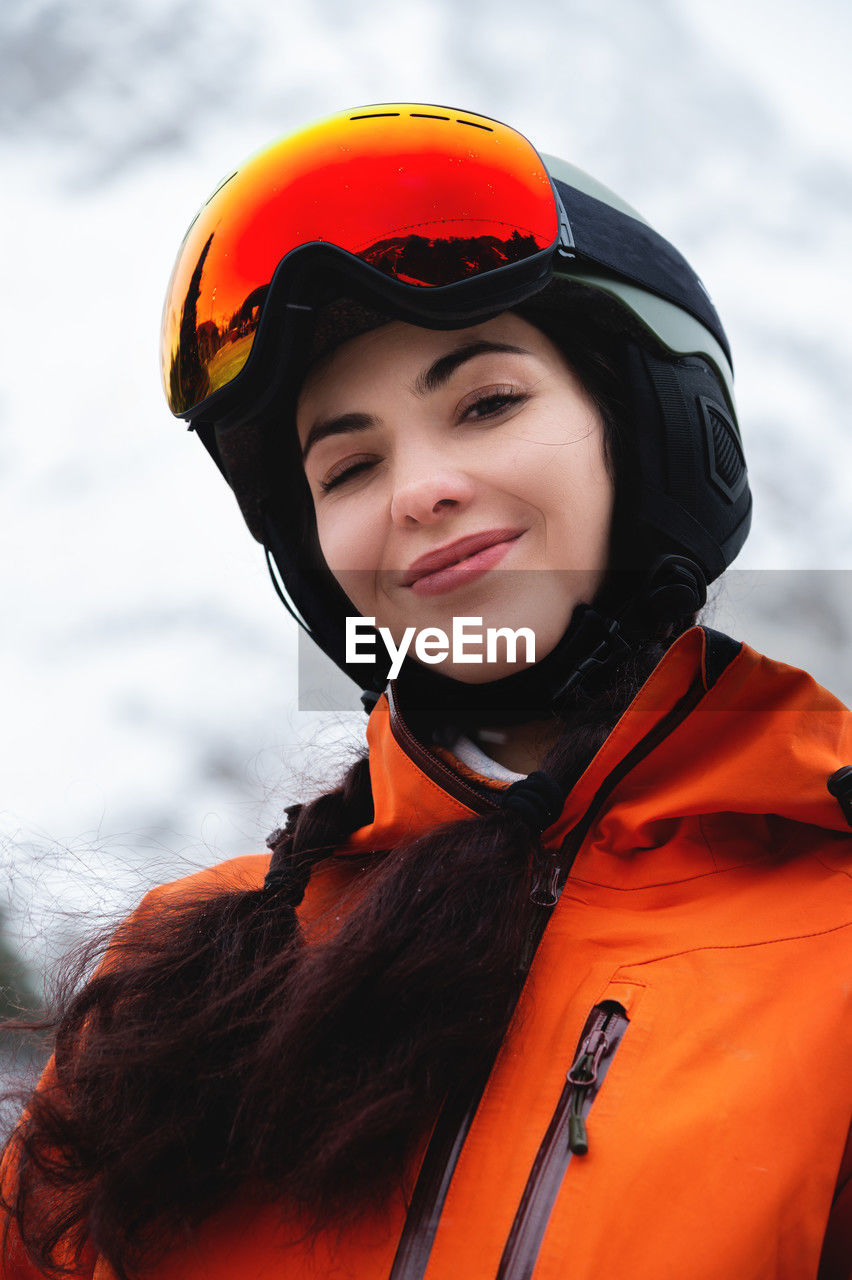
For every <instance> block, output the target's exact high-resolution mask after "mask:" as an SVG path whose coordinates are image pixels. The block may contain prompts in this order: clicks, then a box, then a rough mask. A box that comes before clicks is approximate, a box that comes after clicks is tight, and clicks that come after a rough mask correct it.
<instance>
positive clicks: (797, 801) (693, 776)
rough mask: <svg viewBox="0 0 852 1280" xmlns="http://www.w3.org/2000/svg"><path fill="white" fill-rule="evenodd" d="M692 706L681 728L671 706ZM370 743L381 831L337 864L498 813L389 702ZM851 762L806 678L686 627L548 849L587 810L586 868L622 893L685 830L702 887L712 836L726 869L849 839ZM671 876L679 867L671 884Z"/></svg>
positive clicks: (842, 721) (827, 707)
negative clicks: (606, 869) (843, 791)
mask: <svg viewBox="0 0 852 1280" xmlns="http://www.w3.org/2000/svg"><path fill="white" fill-rule="evenodd" d="M688 704H692V705H691V709H688V710H687V711H686V714H684V715H682V716H681V717H680V718H679V717H678V712H677V709H678V706H679V705H680V706H684V705H688ZM678 718H679V723H678V722H677V721H678ZM673 721H674V723H673ZM669 725H672V727H671V728H670V729H669V728H668V726H669ZM367 741H368V744H369V749H370V777H371V784H372V789H373V800H374V806H375V818H374V821H373V822H371V823H370V824H368V825H367V826H365V827H362V828H360V829H359V830H357V831H355V832H354V833H353V834H352V836H351V837H350V839H349V841H348V842H347V844H346V845H345V846H343V847H342V848H341V850H340V853H341V854H344V855H345V854H363V853H366V852H370V851H375V850H383V849H388V848H390V847H392V846H393V845H394V844H396V843H397V842H399V841H400V840H402V839H405V838H411V837H415V836H417V835H420V834H422V833H423V832H425V831H427V830H429V829H431V828H432V827H434V826H436V825H437V824H439V823H443V822H451V821H457V820H459V819H461V818H466V817H471V816H473V815H475V814H477V813H483V812H486V811H488V810H489V809H490V808H492V807H493V805H494V804H495V802H497V801H495V792H494V791H493V789H492V790H490V789H489V788H486V787H483V788H481V789H480V788H477V787H476V786H475V784H472V783H466V782H464V781H463V780H462V779H461V778H460V776H459V775H457V774H455V773H454V771H453V770H451V769H450V768H449V767H448V766H447V765H446V764H445V763H444V762H443V761H442V760H441V759H440V757H439V756H437V755H436V754H435V753H434V752H433V751H431V750H430V749H429V748H427V747H425V746H424V745H423V744H421V743H419V742H418V741H417V740H416V739H415V738H414V736H413V734H412V733H411V732H410V730H409V729H408V727H407V725H406V724H405V723H404V721H403V720H402V717H401V715H400V712H399V708H398V706H397V705H395V703H394V699H393V694H392V693H391V695H390V697H389V696H388V694H387V693H385V694H383V695H382V697H381V698H380V700H379V702H378V703H377V704H376V706H375V708H374V709H373V712H372V714H371V716H370V720H369V723H368V726H367ZM850 763H852V712H850V711H849V710H848V709H847V708H846V707H845V706H844V705H843V703H841V702H840V701H839V700H838V699H837V698H835V697H834V696H833V695H832V694H831V693H829V692H828V691H827V690H826V689H824V688H822V687H821V686H820V685H818V684H817V683H816V681H815V680H813V679H812V677H811V676H809V675H807V673H805V672H803V671H800V670H798V669H797V668H795V667H790V666H786V665H785V664H783V663H779V662H774V661H772V660H771V659H769V658H766V657H763V656H762V655H761V654H759V653H757V652H755V651H754V650H753V649H751V648H749V646H748V645H745V644H742V643H740V642H736V641H733V640H730V639H729V638H728V637H727V636H722V635H721V634H720V633H718V632H715V631H712V630H710V629H709V628H704V627H693V628H691V629H690V630H689V631H687V632H685V633H684V634H683V635H682V636H680V638H679V639H678V640H677V641H676V642H675V643H674V644H673V645H672V646H671V648H670V649H669V650H668V652H667V653H666V654H665V656H664V657H663V659H662V660H661V662H660V663H659V664H658V666H657V667H656V669H655V670H654V671H653V672H652V674H651V676H650V677H649V679H648V680H647V681H646V683H645V684H644V685H643V686H642V688H641V689H640V690H639V692H638V694H637V695H636V696H635V698H634V699H633V701H632V702H631V704H630V706H629V707H628V708H627V710H626V711H625V712H624V714H623V715H622V716H621V718H620V720H619V721H618V723H617V724H616V726H615V728H614V729H613V731H612V733H611V734H610V736H609V737H608V739H607V741H606V742H605V743H604V745H603V746H602V747H601V748H600V750H599V751H598V752H597V754H596V755H595V756H594V758H593V759H592V760H591V762H590V763H589V765H588V766H587V768H586V770H585V771H584V773H583V774H582V776H581V777H580V778H579V780H578V781H577V783H576V785H575V786H574V787H573V789H572V790H571V792H570V793H569V795H568V796H567V798H566V802H565V806H564V808H563V811H562V813H561V815H560V817H559V818H558V819H557V821H556V822H554V823H553V824H552V826H550V827H549V828H548V829H547V830H546V831H545V833H544V837H543V840H544V843H545V845H546V846H547V847H551V848H558V847H559V846H560V845H561V844H562V842H563V841H564V840H565V839H566V837H568V836H569V835H570V834H571V833H572V832H574V831H575V830H576V829H577V828H578V826H579V825H581V824H582V823H583V820H584V817H585V816H586V815H587V814H588V812H589V811H590V809H591V808H594V809H595V812H596V814H597V817H598V821H597V823H596V826H595V832H594V841H593V847H592V848H590V849H584V851H583V861H584V862H587V861H588V859H589V857H592V856H594V855H595V852H596V851H597V855H598V856H599V857H605V859H606V860H608V861H613V860H614V861H615V863H616V864H618V867H617V869H618V876H619V879H620V880H622V881H623V878H624V875H625V871H626V868H625V862H626V861H627V860H630V861H631V862H636V861H637V857H636V855H638V854H639V852H640V851H642V850H645V851H651V850H653V849H655V848H660V847H662V846H663V845H665V846H666V848H667V850H668V851H669V853H668V856H669V857H671V850H672V848H677V847H678V841H677V840H675V841H674V842H672V839H671V837H672V835H673V833H676V831H677V829H678V828H679V827H682V828H683V833H684V840H683V842H682V843H683V844H684V846H687V845H688V846H690V847H689V849H688V850H687V849H686V848H685V849H684V852H685V853H687V852H688V853H689V854H690V857H689V859H688V861H689V866H690V868H691V869H690V870H689V871H688V872H687V871H686V868H685V867H684V872H685V874H689V875H694V874H696V868H695V854H696V849H695V848H694V847H693V846H694V845H695V842H696V840H702V839H703V840H704V842H705V845H706V847H705V849H704V851H703V852H704V857H705V859H706V858H707V856H709V857H710V865H709V869H711V870H718V869H719V862H718V856H716V855H714V854H713V852H712V848H713V844H714V841H713V839H712V836H713V834H721V833H724V835H725V846H726V850H727V855H726V856H730V854H731V850H732V844H731V835H732V833H733V834H734V835H735V836H736V840H735V844H736V845H738V846H742V848H741V856H740V857H739V861H742V858H743V857H745V856H746V854H747V855H748V860H751V858H753V857H755V856H761V855H762V854H765V853H766V852H767V850H768V849H769V848H777V847H778V843H779V839H784V840H786V839H787V838H788V837H789V834H790V828H789V824H791V823H793V824H805V825H807V826H809V827H812V828H813V827H816V828H821V829H823V830H824V831H833V832H837V833H838V834H843V833H845V834H847V835H848V834H849V826H848V823H847V821H846V818H845V815H844V813H843V810H842V808H841V806H840V804H839V802H838V801H837V799H836V798H835V797H833V796H832V795H831V794H830V793H829V791H828V789H827V782H828V779H829V778H830V777H831V776H832V775H833V774H834V773H836V771H837V770H838V769H840V768H842V767H843V766H844V765H848V764H850ZM614 779H615V781H614V785H613V780H614ZM603 792H605V793H606V794H605V797H604V798H603V799H602V800H601V801H600V804H599V805H596V798H599V797H600V796H601V793H603ZM498 799H499V793H498ZM734 815H736V821H733V817H734ZM696 819H698V822H696ZM782 830H783V831H784V832H785V833H786V834H785V835H783V837H782V834H781V833H782ZM604 850H606V852H605V853H604V852H603V851H604ZM642 861H644V862H645V863H646V864H647V863H648V859H644V860H642ZM651 861H653V859H652V860H651ZM578 869H579V868H578ZM601 870H602V868H601ZM614 870H615V868H614ZM645 871H646V873H647V872H648V871H650V867H649V866H647V865H646V866H645ZM657 871H658V872H659V871H661V868H657ZM671 873H675V874H676V870H675V868H674V867H670V868H669V869H668V870H667V871H666V872H665V874H671ZM625 887H627V886H626V885H625Z"/></svg>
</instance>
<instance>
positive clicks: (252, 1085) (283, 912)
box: [4, 335, 690, 1280]
mask: <svg viewBox="0 0 852 1280" xmlns="http://www.w3.org/2000/svg"><path fill="white" fill-rule="evenodd" d="M575 342H576V343H577V344H578V345H577V346H574V347H572V348H569V350H570V355H571V362H572V364H573V365H574V367H575V368H576V369H577V371H578V372H579V374H580V376H581V378H582V379H583V381H584V383H585V385H586V386H587V388H588V389H589V390H590V391H591V392H592V394H593V395H594V396H595V398H596V399H597V401H598V403H599V405H600V406H601V408H602V410H603V412H604V417H605V421H606V422H607V433H608V441H609V446H610V448H611V453H610V457H611V458H614V459H617V457H618V456H619V454H618V450H619V445H618V433H617V413H618V410H617V407H616V408H613V405H614V404H616V405H617V378H616V375H615V372H614V370H613V368H612V367H611V366H610V365H609V364H608V363H607V361H606V360H602V359H601V357H600V353H599V350H598V348H597V347H594V348H593V347H592V346H591V344H590V343H589V341H588V340H586V341H585V342H583V340H582V338H581V337H579V336H577V335H575ZM689 621H690V620H689V619H684V620H682V622H681V623H679V624H677V625H673V626H669V627H667V628H661V629H660V631H659V634H657V635H656V636H654V637H648V638H647V639H646V641H645V642H643V643H642V644H641V645H639V646H637V648H636V650H635V651H634V652H633V653H632V654H631V655H630V657H629V659H628V660H627V661H626V662H624V663H623V664H622V665H621V667H620V668H619V669H618V671H617V672H616V673H615V674H614V676H613V678H612V679H611V681H610V683H609V685H608V686H607V687H606V688H605V689H603V690H602V691H599V692H598V693H597V694H595V696H594V697H590V696H588V695H583V694H581V693H579V692H578V693H575V694H574V695H572V697H571V699H570V701H569V702H568V703H567V705H565V706H564V707H562V708H561V711H560V714H561V721H562V734H561V737H560V738H559V740H558V742H557V743H556V745H555V746H554V747H553V748H552V750H551V751H550V753H549V754H548V756H547V757H546V759H545V760H544V762H543V764H542V768H543V769H544V770H545V771H546V772H548V773H549V774H551V775H552V776H553V777H554V778H555V779H556V780H557V781H558V782H560V783H561V784H562V785H563V786H564V787H565V788H567V787H568V786H569V785H570V784H571V781H572V780H573V779H574V778H575V777H576V776H577V774H578V772H579V771H580V770H581V769H582V768H583V766H584V765H585V764H586V763H587V762H588V761H589V759H590V758H591V757H592V755H593V754H594V753H595V751H596V750H597V749H598V747H599V746H600V745H601V744H602V742H603V741H604V739H605V738H606V736H607V734H608V733H609V731H610V729H611V728H612V726H613V724H614V723H615V721H616V720H617V719H618V717H619V715H620V714H621V712H622V711H623V710H624V708H625V707H626V706H627V704H628V703H629V701H630V700H631V698H632V697H633V696H634V694H635V693H636V691H637V690H638V688H639V687H640V685H641V684H642V683H643V681H644V680H645V679H646V678H647V676H648V675H649V674H650V672H651V670H652V669H653V667H654V666H655V665H656V663H657V662H658V661H659V659H660V658H661V657H662V655H663V653H664V652H665V650H666V648H667V647H668V645H669V644H670V643H671V641H672V640H673V639H674V637H675V636H676V635H677V634H679V633H680V631H682V630H683V629H684V627H685V626H686V625H687V624H688V622H689ZM372 808H373V802H372V795H371V791H370V783H369V772H368V764H367V760H366V758H364V759H359V760H358V761H357V762H356V763H355V764H354V765H353V766H352V767H351V768H350V769H349V770H348V772H347V773H346V775H345V777H344V778H343V779H342V781H341V782H340V783H339V785H337V786H336V787H334V788H333V789H331V790H329V791H328V792H326V793H325V794H324V795H321V796H319V798H317V799H315V800H313V801H312V802H311V803H307V804H304V805H293V806H291V808H290V809H289V810H288V811H287V823H286V827H285V828H284V830H282V831H278V832H276V833H274V835H273V837H272V838H271V844H272V850H273V858H274V861H275V865H276V866H277V867H280V868H281V871H282V874H281V876H280V877H279V878H278V879H277V881H276V883H275V884H274V885H272V886H270V887H266V888H264V887H257V888H250V889H241V888H234V889H228V890H226V891H214V890H212V889H208V890H207V891H206V892H205V893H203V894H195V895H194V896H191V897H190V896H189V895H188V894H187V893H184V894H182V895H181V896H179V897H177V896H168V895H166V896H162V897H160V898H158V899H156V901H155V902H152V903H150V904H147V905H146V904H143V907H142V909H140V911H139V912H137V913H136V915H135V916H134V917H132V918H131V920H130V921H129V922H128V923H127V925H125V926H124V927H123V928H122V929H121V930H119V933H118V935H116V937H115V938H114V939H113V941H112V944H111V947H110V950H109V954H108V957H107V960H106V962H105V963H104V964H102V966H101V968H100V970H99V971H98V973H97V974H96V975H95V976H94V977H92V978H90V979H89V981H88V982H86V983H85V984H83V985H82V986H81V985H80V976H81V972H82V970H81V966H80V964H79V963H78V964H77V965H76V966H75V965H69V966H68V968H67V969H66V971H65V973H64V975H63V981H62V985H61V988H60V994H59V997H58V999H57V1003H56V1007H55V1009H54V1011H53V1014H52V1018H51V1021H50V1025H51V1027H52V1029H53V1030H54V1032H55V1053H54V1062H55V1071H54V1075H53V1076H52V1077H51V1078H49V1079H48V1080H46V1081H45V1082H44V1083H43V1086H42V1087H41V1088H40V1089H39V1090H37V1091H36V1092H35V1093H34V1094H33V1095H32V1096H31V1097H30V1098H29V1100H28V1109H27V1112H26V1114H25V1117H24V1119H23V1120H22V1121H21V1123H20V1124H19V1126H18V1129H17V1130H16V1132H15V1133H14V1134H13V1135H12V1137H11V1139H10V1141H9V1144H8V1150H7V1159H9V1161H10V1167H12V1168H13V1169H14V1174H13V1176H11V1177H10V1178H9V1179H8V1183H7V1189H6V1191H5V1200H4V1206H5V1208H6V1211H7V1213H8V1214H9V1215H10V1219H11V1220H12V1221H13V1222H14V1225H15V1227H16V1229H17V1230H18V1232H19V1233H20V1236H21V1238H22V1240H23V1241H24V1244H25V1245H26V1248H27V1249H28V1251H29V1253H30V1255H31V1257H32V1259H33V1262H34V1263H35V1265H36V1266H37V1267H38V1268H39V1269H40V1270H41V1271H42V1272H43V1273H45V1274H46V1275H59V1274H62V1260H63V1259H65V1261H66V1263H67V1262H68V1260H69V1258H73V1256H74V1253H75V1251H77V1252H79V1251H81V1250H82V1249H83V1248H84V1247H85V1246H86V1245H87V1244H88V1245H89V1246H91V1247H94V1248H95V1249H96V1250H98V1251H99V1252H100V1253H102V1254H103V1255H104V1256H105V1257H106V1258H107V1259H108V1260H109V1262H110V1263H111V1265H112V1266H113V1268H114V1269H115V1271H116V1272H117V1274H118V1275H119V1276H120V1277H123V1278H125V1280H126V1278H128V1277H131V1276H132V1275H134V1274H135V1273H138V1272H139V1271H140V1269H142V1268H143V1267H144V1266H145V1265H150V1264H151V1263H152V1262H153V1261H154V1260H155V1259H156V1258H157V1257H158V1256H159V1255H162V1254H163V1253H165V1252H166V1251H167V1250H168V1248H169V1246H170V1245H171V1244H172V1243H174V1242H175V1241H177V1240H180V1239H184V1238H185V1235H186V1232H187V1231H188V1230H189V1231H191V1230H192V1229H193V1228H194V1227H196V1226H198V1225H199V1224H200V1223H201V1222H203V1221H204V1220H205V1219H207V1218H208V1217H210V1216H211V1215H212V1214H214V1213H215V1212H216V1211H217V1209H219V1208H220V1207H222V1206H223V1205H224V1204H225V1203H226V1202H227V1201H228V1200H229V1199H231V1198H232V1197H233V1196H234V1194H235V1193H236V1192H237V1191H239V1190H240V1189H243V1188H244V1189H245V1190H246V1191H247V1192H250V1193H251V1194H252V1197H253V1199H254V1200H255V1202H257V1201H262V1200H266V1201H269V1202H271V1201H281V1200H283V1201H287V1202H290V1203H292V1204H293V1205H294V1206H298V1207H299V1208H300V1209H301V1210H303V1211H304V1212H306V1213H307V1215H308V1219H309V1221H310V1222H311V1223H312V1225H313V1228H314V1229H319V1228H321V1227H322V1226H324V1225H328V1224H331V1223H334V1224H336V1225H344V1224H345V1223H346V1222H348V1221H350V1220H352V1219H353V1218H355V1217H357V1216H358V1215H360V1214H361V1213H363V1212H366V1211H369V1210H373V1209H375V1208H376V1207H377V1206H379V1205H381V1204H382V1203H383V1201H385V1200H386V1199H387V1198H388V1197H389V1196H390V1195H391V1194H392V1193H393V1192H394V1191H395V1190H397V1189H398V1188H399V1187H400V1186H403V1187H404V1185H405V1179H406V1176H407V1169H408V1167H409V1164H410V1161H411V1157H412V1154H413V1152H414V1151H415V1150H416V1148H417V1146H418V1144H419V1143H421V1142H422V1140H423V1139H424V1137H425V1135H426V1134H427V1133H428V1130H429V1128H430V1126H431V1124H432V1123H433V1121H434V1119H435V1117H436V1115H437V1112H438V1110H439V1108H440V1106H441V1103H442V1100H443V1099H444V1097H445V1096H446V1094H447V1092H448V1090H449V1089H450V1087H451V1086H453V1087H456V1086H459V1085H462V1086H463V1085H464V1083H465V1082H466V1081H470V1080H473V1079H474V1078H475V1077H476V1076H477V1075H478V1074H479V1073H480V1072H481V1070H482V1069H483V1065H484V1064H486V1063H487V1062H488V1061H489V1060H490V1058H491V1056H492V1055H493V1054H494V1052H495V1050H496V1048H497V1046H498V1045H499V1043H500V1040H501V1038H502V1036H503V1035H504V1032H505V1029H506V1026H507V1023H508V1020H509V1018H510V1016H511V1012H512V1009H513V1007H514V1004H515V1001H516V998H517V994H518V990H519V981H520V979H519V973H520V970H521V967H522V959H521V958H522V955H523V952H524V949H525V947H526V945H527V940H528V936H529V932H530V928H531V922H532V916H533V913H534V912H535V911H536V908H535V907H534V906H533V904H532V902H531V899H530V890H531V883H532V880H531V878H532V876H533V873H534V869H535V867H536V865H537V863H538V861H539V859H540V858H541V857H542V849H541V843H540V841H539V840H538V838H537V837H536V836H535V835H534V834H533V833H532V832H531V830H530V828H529V827H528V826H527V825H526V824H525V822H524V821H523V820H522V819H521V818H520V817H519V816H518V815H517V814H516V813H514V812H512V811H508V810H498V811H495V812H493V813H489V814H488V815H487V816H483V817H472V818H470V819H466V820H463V821H458V822H452V823H448V824H446V825H444V826H440V827H437V828H435V829H432V830H430V831H428V832H426V833H424V834H423V835H421V836H420V837H419V838H417V839H414V840H408V841H405V842H403V843H401V844H399V845H398V846H396V847H395V848H393V849H388V850H385V851H380V852H377V853H376V854H374V855H373V856H371V857H370V858H368V859H361V860H356V861H354V862H348V863H347V867H348V868H349V870H348V872H346V873H340V872H339V871H338V870H337V868H339V864H340V862H341V861H342V860H336V861H335V860H332V855H333V852H334V850H335V849H336V848H338V847H339V846H340V845H342V844H343V843H344V842H345V841H346V839H347V837H348V836H349V834H350V833H351V832H352V831H354V830H356V829H358V828H359V827H361V826H363V825H365V824H366V823H368V822H369V821H370V819H371V816H372ZM448 868H450V869H451V873H450V874H448ZM340 874H342V875H343V878H344V879H345V880H346V883H345V884H343V885H342V886H341V885H337V887H336V888H335V890H334V893H333V895H332V897H333V899H334V905H333V909H332V910H331V911H330V912H328V913H327V914H325V915H321V916H320V917H319V918H317V919H312V920H310V921H308V922H307V923H303V922H300V918H299V916H298V914H297V907H298V906H299V904H300V902H301V899H302V897H303V894H304V892H305V888H306V886H307V884H308V881H309V879H310V878H311V876H312V875H313V876H314V878H315V882H316V884H317V886H318V887H321V880H322V877H323V876H326V875H327V876H329V877H331V876H332V875H340ZM87 958H88V953H87Z"/></svg>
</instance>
